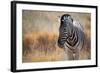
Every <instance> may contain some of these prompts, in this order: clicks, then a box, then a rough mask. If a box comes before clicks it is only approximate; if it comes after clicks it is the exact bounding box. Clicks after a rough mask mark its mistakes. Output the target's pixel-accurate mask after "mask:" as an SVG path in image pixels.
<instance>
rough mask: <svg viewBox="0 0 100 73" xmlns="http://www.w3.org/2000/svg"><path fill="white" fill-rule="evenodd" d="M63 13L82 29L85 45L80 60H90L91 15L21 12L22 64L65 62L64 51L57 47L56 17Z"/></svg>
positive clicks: (57, 26)
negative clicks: (68, 15)
mask: <svg viewBox="0 0 100 73" xmlns="http://www.w3.org/2000/svg"><path fill="white" fill-rule="evenodd" d="M65 13H66V14H70V15H71V16H72V17H73V18H74V19H76V20H78V21H79V22H80V23H81V24H82V26H83V28H84V33H85V45H84V47H83V49H82V50H81V53H80V59H81V60H84V59H91V23H90V22H91V18H90V17H91V14H89V13H75V12H52V11H51V12H47V11H32V10H23V16H22V19H23V21H22V25H23V26H22V27H23V49H22V50H23V55H22V61H23V62H24V63H26V62H44V61H60V60H65V58H66V57H67V56H66V55H65V52H64V50H63V49H62V48H59V47H58V46H57V39H58V33H59V31H58V30H59V26H60V22H59V18H58V16H61V15H63V14H65ZM45 31H46V32H45Z"/></svg>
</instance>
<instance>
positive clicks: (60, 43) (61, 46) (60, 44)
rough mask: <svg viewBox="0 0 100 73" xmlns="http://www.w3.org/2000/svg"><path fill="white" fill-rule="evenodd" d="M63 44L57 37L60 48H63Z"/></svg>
mask: <svg viewBox="0 0 100 73" xmlns="http://www.w3.org/2000/svg"><path fill="white" fill-rule="evenodd" d="M63 45H64V42H63V41H62V40H60V39H58V46H59V47H60V48H63V47H64V46H63Z"/></svg>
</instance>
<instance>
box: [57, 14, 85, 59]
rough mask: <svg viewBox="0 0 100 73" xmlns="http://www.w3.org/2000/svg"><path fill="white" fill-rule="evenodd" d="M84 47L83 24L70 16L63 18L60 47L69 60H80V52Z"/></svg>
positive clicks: (65, 15) (60, 29)
mask: <svg viewBox="0 0 100 73" xmlns="http://www.w3.org/2000/svg"><path fill="white" fill-rule="evenodd" d="M83 45H84V32H83V28H82V26H81V24H80V23H79V22H77V21H75V20H74V19H73V18H72V17H71V16H70V15H69V14H64V15H62V17H61V23H60V27H59V38H58V46H59V47H60V48H63V49H64V50H65V53H66V54H67V55H68V56H67V59H69V60H78V59H79V57H80V50H81V49H82V47H83Z"/></svg>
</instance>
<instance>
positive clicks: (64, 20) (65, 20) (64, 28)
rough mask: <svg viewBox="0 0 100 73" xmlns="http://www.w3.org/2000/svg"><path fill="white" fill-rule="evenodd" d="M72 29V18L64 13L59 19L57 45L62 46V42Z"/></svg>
mask: <svg viewBox="0 0 100 73" xmlns="http://www.w3.org/2000/svg"><path fill="white" fill-rule="evenodd" d="M72 30H73V19H72V17H71V15H69V14H64V15H62V16H61V19H60V27H59V38H58V46H59V47H61V48H63V47H64V43H65V41H66V39H67V37H68V35H69V34H71V32H72Z"/></svg>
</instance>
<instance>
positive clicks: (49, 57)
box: [23, 32, 64, 62]
mask: <svg viewBox="0 0 100 73" xmlns="http://www.w3.org/2000/svg"><path fill="white" fill-rule="evenodd" d="M23 37H24V38H23V62H40V61H57V60H62V59H63V58H64V56H63V55H64V53H63V52H64V51H63V49H61V48H58V47H57V46H56V40H57V36H56V35H54V34H50V33H46V32H45V33H40V32H39V33H28V34H25V35H24V36H23Z"/></svg>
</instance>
